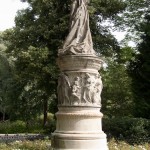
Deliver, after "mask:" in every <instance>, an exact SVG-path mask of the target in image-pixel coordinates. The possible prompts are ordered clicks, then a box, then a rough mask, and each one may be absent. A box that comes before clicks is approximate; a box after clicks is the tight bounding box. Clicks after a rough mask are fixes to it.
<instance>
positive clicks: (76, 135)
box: [52, 107, 108, 150]
mask: <svg viewBox="0 0 150 150" xmlns="http://www.w3.org/2000/svg"><path fill="white" fill-rule="evenodd" d="M102 116H103V115H102V113H101V112H100V111H99V108H98V107H97V108H96V107H95V108H93V107H59V111H58V113H56V117H57V126H56V131H55V132H54V133H53V134H52V147H53V149H52V150H108V148H107V141H106V135H105V133H104V132H103V131H102V129H101V118H102Z"/></svg>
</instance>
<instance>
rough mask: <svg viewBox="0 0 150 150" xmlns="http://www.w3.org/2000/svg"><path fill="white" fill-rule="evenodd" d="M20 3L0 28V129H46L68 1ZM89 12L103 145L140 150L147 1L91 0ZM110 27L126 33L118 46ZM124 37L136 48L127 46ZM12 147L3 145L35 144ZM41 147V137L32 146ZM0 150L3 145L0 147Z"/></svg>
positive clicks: (147, 58)
mask: <svg viewBox="0 0 150 150" xmlns="http://www.w3.org/2000/svg"><path fill="white" fill-rule="evenodd" d="M24 1H27V2H28V3H29V6H28V8H26V9H24V10H20V11H18V13H17V16H16V18H15V24H16V25H15V27H13V28H11V29H7V30H5V31H3V32H0V120H1V122H0V133H4V134H7V133H49V134H50V133H51V132H53V131H54V129H55V116H54V115H53V114H54V113H55V112H57V78H58V75H59V69H58V67H57V65H56V58H57V50H58V48H59V47H61V45H62V43H63V40H64V39H65V37H66V36H67V33H68V25H69V13H70V2H71V1H70V0H34V1H33V0H24ZM89 12H90V26H91V33H92V37H93V42H94V49H95V50H96V52H97V54H98V55H99V56H101V57H102V58H103V60H104V61H105V62H106V64H107V67H106V68H103V69H102V70H101V71H100V74H101V76H102V79H103V84H104V88H103V92H102V112H103V113H104V119H103V129H104V131H105V132H106V133H107V135H108V137H109V139H110V140H109V147H110V149H112V150H113V149H115V146H116V147H117V148H118V149H121V150H124V149H135V150H136V149H137V150H140V149H141V150H142V146H143V150H144V149H145V150H148V143H150V140H149V137H150V120H149V119H150V115H149V112H150V78H149V76H150V67H149V65H150V42H149V41H150V10H149V0H134V1H131V0H91V3H90V5H89ZM105 22H109V23H105ZM114 29H115V30H119V31H126V33H127V34H126V37H125V38H124V40H122V41H121V42H120V43H118V42H117V40H116V38H115V37H114V35H113V34H112V33H111V32H110V31H111V30H114ZM129 41H134V42H135V44H136V46H135V47H130V46H128V45H127V43H128V42H129ZM131 139H135V140H134V141H132V142H131ZM140 139H142V140H140ZM144 139H146V140H144ZM139 140H140V141H141V142H142V143H140V142H137V141H139ZM39 143H40V144H41V147H40V146H39V145H40V144H39ZM38 144H39V145H38ZM138 144H139V145H138ZM18 145H19V144H17V143H12V145H11V144H10V146H11V147H13V148H14V149H29V150H30V149H32V150H34V149H36V148H33V147H32V143H31V142H28V141H25V142H21V145H20V146H18ZM27 145H28V146H29V147H30V148H29V147H28V148H27V147H26V146H27ZM112 145H115V146H112ZM133 145H134V146H135V147H136V148H133V147H132V146H133ZM21 146H24V148H22V147H21ZM35 146H36V144H35ZM46 146H47V141H46V140H44V141H37V147H38V148H39V149H41V150H42V149H44V148H43V147H46ZM140 146H141V148H140ZM1 147H3V148H1ZM149 147H150V146H149ZM117 148H116V149H117ZM0 149H3V150H5V149H6V150H9V149H10V148H9V145H7V144H0ZM36 150H37V149H36Z"/></svg>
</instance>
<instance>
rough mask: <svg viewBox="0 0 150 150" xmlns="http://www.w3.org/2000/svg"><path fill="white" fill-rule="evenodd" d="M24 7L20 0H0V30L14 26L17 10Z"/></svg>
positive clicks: (24, 4) (25, 5)
mask: <svg viewBox="0 0 150 150" xmlns="http://www.w3.org/2000/svg"><path fill="white" fill-rule="evenodd" d="M26 7H27V4H26V3H22V2H20V0H0V31H3V30H5V29H8V28H11V27H12V26H14V18H15V16H16V13H17V11H18V10H19V9H23V8H26Z"/></svg>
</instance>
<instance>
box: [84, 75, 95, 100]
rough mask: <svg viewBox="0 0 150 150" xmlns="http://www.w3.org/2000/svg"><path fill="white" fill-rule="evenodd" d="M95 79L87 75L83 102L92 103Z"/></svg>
mask: <svg viewBox="0 0 150 150" xmlns="http://www.w3.org/2000/svg"><path fill="white" fill-rule="evenodd" d="M94 82H95V79H94V78H93V77H92V76H91V75H90V74H88V73H86V74H85V84H84V87H83V100H84V102H86V103H92V95H93V90H94Z"/></svg>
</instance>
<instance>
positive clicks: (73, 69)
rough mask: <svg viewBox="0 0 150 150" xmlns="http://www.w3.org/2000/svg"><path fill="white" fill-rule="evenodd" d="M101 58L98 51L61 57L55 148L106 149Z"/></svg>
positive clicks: (54, 135)
mask: <svg viewBox="0 0 150 150" xmlns="http://www.w3.org/2000/svg"><path fill="white" fill-rule="evenodd" d="M101 65H102V60H101V59H100V58H99V57H97V56H95V55H82V54H80V55H66V56H61V57H59V58H58V66H59V68H60V70H61V72H62V73H61V75H60V77H59V79H58V108H59V111H58V112H57V113H56V117H57V125H56V131H55V132H54V133H53V134H52V149H53V150H107V149H108V148H107V141H106V135H105V133H104V132H103V131H102V117H103V114H102V113H101V112H100V108H101V97H100V94H101V91H102V87H103V85H102V81H101V76H100V75H99V72H98V70H99V69H100V68H101Z"/></svg>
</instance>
